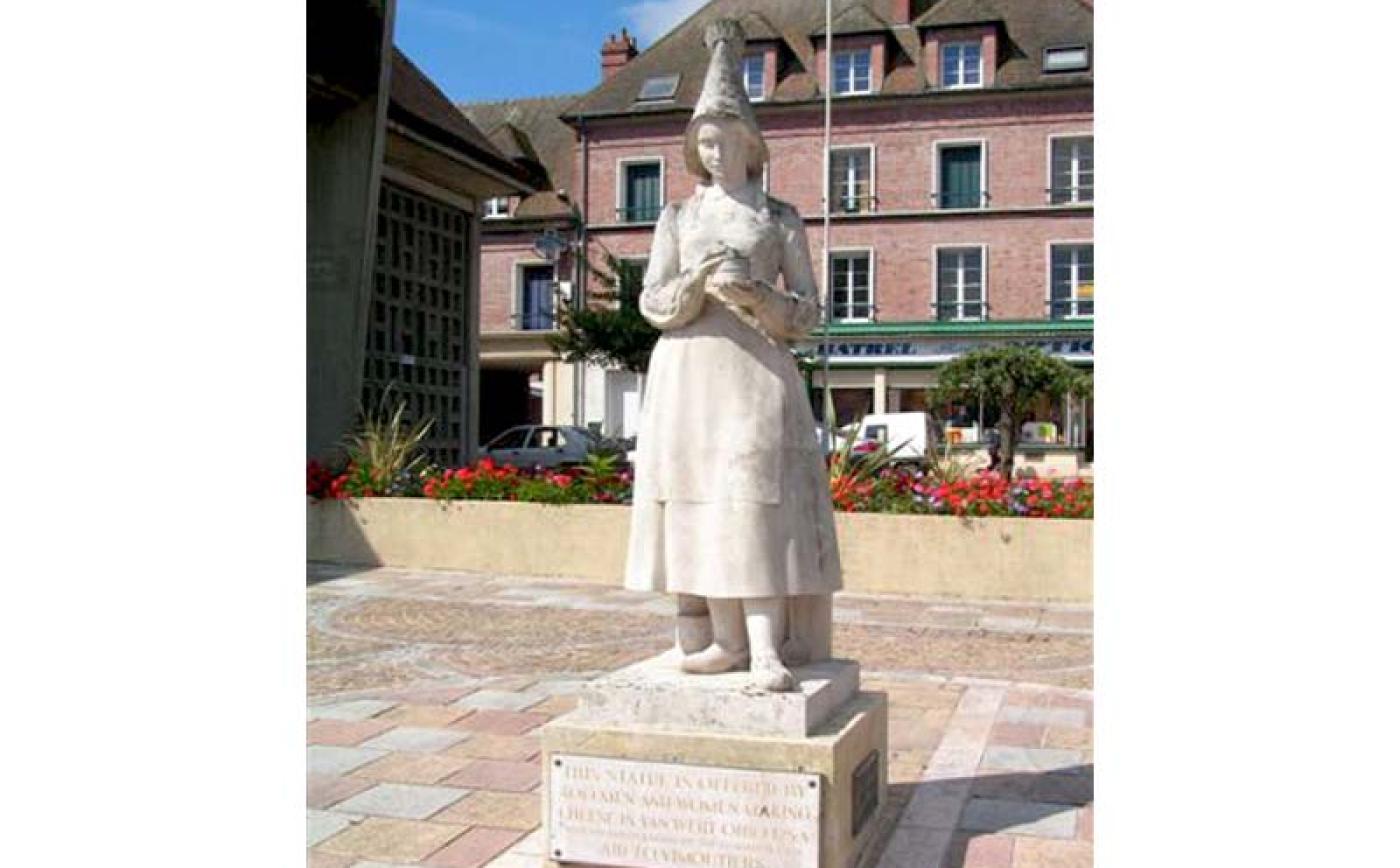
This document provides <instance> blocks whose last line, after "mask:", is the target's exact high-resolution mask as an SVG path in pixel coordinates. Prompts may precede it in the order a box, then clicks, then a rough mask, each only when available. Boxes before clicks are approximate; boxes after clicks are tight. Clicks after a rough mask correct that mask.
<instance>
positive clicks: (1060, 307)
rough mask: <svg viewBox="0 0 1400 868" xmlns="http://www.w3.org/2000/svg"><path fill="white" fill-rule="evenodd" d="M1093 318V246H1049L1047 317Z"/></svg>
mask: <svg viewBox="0 0 1400 868" xmlns="http://www.w3.org/2000/svg"><path fill="white" fill-rule="evenodd" d="M1093 315H1094V245H1093V244H1082V243H1081V244H1052V245H1050V318H1051V319H1076V318H1079V317H1089V316H1093Z"/></svg>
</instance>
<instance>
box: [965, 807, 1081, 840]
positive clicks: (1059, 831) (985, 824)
mask: <svg viewBox="0 0 1400 868" xmlns="http://www.w3.org/2000/svg"><path fill="white" fill-rule="evenodd" d="M958 827H959V828H961V829H966V830H968V831H972V832H1008V833H1010V834H1013V835H1036V836H1039V837H1042V838H1073V837H1074V827H1075V821H1074V811H1073V810H1067V809H1066V806H1065V805H1057V804H1051V803H1046V802H1019V801H1007V800H1005V799H978V798H973V799H970V800H968V802H967V805H966V806H965V807H964V808H963V811H962V816H961V817H960V818H959V819H958Z"/></svg>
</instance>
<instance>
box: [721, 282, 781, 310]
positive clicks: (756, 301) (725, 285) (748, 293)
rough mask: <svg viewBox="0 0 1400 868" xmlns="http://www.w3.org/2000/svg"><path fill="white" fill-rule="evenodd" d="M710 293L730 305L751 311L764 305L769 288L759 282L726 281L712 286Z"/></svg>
mask: <svg viewBox="0 0 1400 868" xmlns="http://www.w3.org/2000/svg"><path fill="white" fill-rule="evenodd" d="M710 291H711V292H712V293H714V294H715V295H717V296H719V297H720V298H721V299H723V300H724V301H725V302H727V303H729V304H732V305H736V306H738V307H742V308H744V309H745V310H751V309H753V308H756V307H758V306H759V305H761V304H762V303H763V299H764V296H765V295H766V294H767V293H768V287H767V285H766V284H764V283H763V282H762V281H757V280H724V281H721V282H716V283H714V284H712V285H711V287H710Z"/></svg>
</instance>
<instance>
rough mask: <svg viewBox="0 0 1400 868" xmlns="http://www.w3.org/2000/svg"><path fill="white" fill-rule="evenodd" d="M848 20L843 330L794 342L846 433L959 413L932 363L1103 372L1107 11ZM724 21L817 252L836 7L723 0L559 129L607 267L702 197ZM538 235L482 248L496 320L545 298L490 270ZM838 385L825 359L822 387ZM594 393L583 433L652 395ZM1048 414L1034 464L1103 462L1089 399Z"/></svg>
mask: <svg viewBox="0 0 1400 868" xmlns="http://www.w3.org/2000/svg"><path fill="white" fill-rule="evenodd" d="M834 5H835V10H834V17H833V26H832V41H833V58H832V62H833V70H834V79H835V81H834V86H833V91H832V94H833V108H832V163H831V178H830V184H829V190H830V202H831V210H832V217H831V221H830V222H831V229H830V257H829V260H828V263H829V270H830V302H831V317H830V319H831V324H830V326H829V333H828V334H827V335H826V337H825V339H823V337H822V336H821V335H818V336H816V337H814V339H813V340H811V341H808V342H807V343H806V344H805V345H803V346H802V347H800V348H799V349H800V351H802V352H803V353H805V354H807V355H810V356H812V357H813V358H814V359H816V360H817V361H820V360H821V356H822V354H823V353H825V354H827V355H828V356H829V358H830V378H831V385H832V388H833V396H834V399H835V404H836V408H837V413H838V417H839V419H840V421H842V422H845V421H848V420H850V419H852V418H855V417H857V416H859V415H860V414H862V413H865V412H882V411H896V410H909V409H928V410H930V411H931V412H933V413H934V415H935V416H946V415H948V414H949V413H951V412H952V411H953V408H947V407H926V399H925V390H926V389H927V387H928V386H929V385H930V384H931V383H932V382H933V378H934V372H935V370H936V368H937V366H938V365H939V364H941V363H942V362H945V361H947V360H948V359H950V358H952V357H954V356H956V355H958V354H960V353H962V352H965V351H967V350H968V349H970V348H973V347H978V346H984V345H987V344H994V343H1006V342H1018V343H1019V342H1029V343H1035V344H1037V345H1040V346H1042V347H1044V348H1045V349H1046V350H1047V351H1049V352H1051V353H1054V354H1057V355H1060V356H1062V357H1064V358H1066V359H1068V360H1070V361H1072V362H1074V363H1076V364H1079V365H1083V366H1085V367H1088V368H1092V364H1093V77H1092V41H1093V14H1092V8H1091V7H1090V6H1089V5H1088V4H1087V3H1085V2H1082V0H1037V2H1031V0H1019V2H1013V0H996V2H993V0H922V2H921V0H836V3H835V4H834ZM722 16H726V17H736V18H739V19H740V21H741V22H742V23H743V25H744V29H745V32H746V34H747V35H748V47H747V49H746V57H745V62H744V69H745V79H746V83H747V84H748V87H749V92H750V97H751V99H752V100H753V102H754V107H755V111H756V114H757V116H758V121H759V124H760V126H761V127H762V129H763V132H764V136H765V139H766V140H767V143H768V148H769V151H770V154H771V160H770V163H769V166H768V171H767V173H766V179H765V181H766V184H767V188H768V191H769V192H770V193H771V194H772V195H773V196H775V197H777V198H779V199H782V200H785V201H787V202H790V203H791V204H793V205H794V206H796V208H797V209H798V211H799V213H801V214H802V215H803V218H804V220H805V221H806V224H807V227H808V235H809V243H810V247H811V249H812V251H813V255H814V256H815V257H817V258H818V259H820V257H821V251H822V250H823V226H822V224H823V220H822V216H823V215H822V207H823V189H822V187H823V184H822V164H823V160H822V150H823V88H824V86H825V67H826V58H825V18H824V12H823V4H821V3H819V2H807V0H713V2H711V3H709V4H707V5H706V6H704V7H703V8H702V9H701V10H700V11H698V12H697V13H696V14H695V15H693V16H691V17H690V18H689V19H687V20H686V21H684V22H682V23H681V24H680V25H678V26H677V27H676V28H675V29H674V30H672V31H671V32H670V33H668V34H667V35H666V36H664V37H662V38H661V39H659V40H658V41H657V42H656V43H655V44H654V45H652V46H651V47H649V48H648V49H647V50H646V51H644V52H641V53H640V54H638V53H637V52H636V49H635V44H634V43H633V42H632V41H631V40H629V39H628V38H627V37H626V35H625V33H624V35H623V37H621V38H617V37H610V38H609V40H608V41H607V42H606V43H605V44H604V46H603V51H602V75H603V81H602V83H601V84H599V85H598V86H597V87H596V88H594V89H593V90H592V91H589V92H588V93H586V94H583V95H582V96H581V97H579V98H578V99H577V100H574V101H571V102H570V103H569V104H568V106H567V108H566V109H565V110H562V111H561V112H560V114H559V115H558V116H556V117H554V118H550V119H548V121H547V123H549V124H559V125H567V126H568V127H570V128H572V132H573V134H574V146H573V148H572V152H571V156H572V160H571V162H570V164H569V165H568V166H567V167H564V166H563V164H562V162H561V163H559V167H560V171H561V173H562V174H563V175H566V176H567V181H566V182H565V183H563V184H561V185H559V186H561V187H562V188H563V189H565V190H566V191H567V193H568V196H569V197H570V198H569V205H570V206H571V207H575V208H577V211H578V213H579V214H581V215H583V217H584V221H583V223H582V224H581V225H576V226H575V227H574V228H573V230H572V233H573V235H574V236H575V237H584V238H586V244H587V246H588V249H589V251H590V255H591V256H592V257H593V258H594V259H595V260H596V258H597V255H598V252H599V251H600V250H601V249H603V248H606V249H608V250H610V251H612V252H613V253H615V254H618V255H620V256H623V257H634V258H636V259H638V260H644V259H645V257H646V256H647V253H648V251H649V248H650V245H651V234H652V227H653V225H654V221H655V219H656V215H657V214H658V212H659V209H660V206H661V205H662V204H664V203H665V202H667V201H671V200H674V199H678V198H682V197H685V196H688V195H689V194H690V193H691V192H692V191H693V189H694V185H695V182H694V179H692V178H691V177H690V176H689V175H688V174H687V173H686V171H685V166H684V162H683V160H682V157H681V140H682V136H683V132H684V129H685V126H686V123H687V122H688V120H689V118H690V114H691V110H692V107H693V105H694V100H695V98H696V97H697V96H698V94H699V91H700V87H701V84H702V81H703V77H704V69H705V64H706V61H707V55H706V52H705V50H704V48H703V46H702V44H701V34H702V32H703V30H704V27H705V25H706V24H707V23H708V22H709V21H711V20H713V19H714V18H716V17H722ZM469 114H471V113H470V112H469ZM541 123H545V122H544V121H541ZM493 142H497V144H498V146H499V142H498V141H497V139H495V138H493ZM559 153H562V148H561V150H560V152H559ZM525 201H526V202H528V201H529V200H528V199H527V200H525ZM522 204H523V203H522ZM561 213H562V212H561ZM517 214H519V210H518V211H517ZM513 222H520V221H519V220H516V221H513ZM561 230H562V231H565V232H566V234H567V233H568V232H569V230H568V229H567V228H565V227H564V226H563V224H561ZM523 241H524V238H523V236H522V237H517V239H516V242H515V243H516V245H517V247H516V248H515V251H514V252H512V251H511V250H508V249H506V245H504V244H503V243H502V244H500V245H497V243H496V242H494V241H490V240H488V241H487V242H484V244H483V263H484V264H483V269H484V272H483V294H484V295H489V296H492V297H496V298H497V299H498V300H497V302H496V304H498V305H501V306H503V305H502V304H501V302H500V301H499V297H500V296H502V295H503V296H504V297H505V298H506V299H514V301H512V302H511V304H512V305H513V308H512V309H513V310H519V309H520V305H521V301H520V299H521V298H522V297H523V296H522V293H523V292H526V290H525V289H523V287H525V286H527V285H528V281H525V282H523V283H522V281H521V279H520V278H519V275H520V274H521V273H522V269H521V267H515V266H506V265H504V264H497V265H491V266H488V265H486V264H485V263H486V262H487V261H489V260H493V258H494V257H496V256H497V255H498V254H499V255H500V256H501V257H502V258H503V260H509V259H510V257H511V256H512V255H516V254H518V251H519V244H521V243H523ZM517 261H519V260H517ZM816 265H817V267H818V269H820V267H821V263H820V261H818V262H817V263H816ZM571 267H572V265H571V263H570V262H568V261H567V259H566V261H565V263H564V264H563V265H562V268H561V270H560V271H559V272H557V274H558V275H560V276H567V279H568V280H570V281H577V280H578V278H579V274H578V273H577V272H575V271H571V270H569V269H570V268H571ZM507 272H513V275H514V276H513V278H512V282H511V283H510V284H507V283H506V280H505V276H504V275H505V274H506V273H507ZM493 274H494V275H495V276H494V277H493ZM540 274H541V275H542V274H543V272H540ZM533 324H534V325H540V324H541V321H539V320H538V319H537V320H536V321H535V322H534V323H533ZM486 331H487V327H486V325H483V333H485V332H486ZM823 377H824V373H823V371H822V369H821V367H820V365H819V366H818V367H817V370H816V372H815V373H814V374H813V385H814V388H819V387H820V386H821V385H822V384H823ZM562 379H563V378H562V377H556V381H562ZM583 386H584V388H583V391H584V398H583V401H582V407H583V410H584V413H583V421H585V422H595V421H596V422H600V423H602V424H604V426H605V427H607V428H609V429H613V430H615V429H617V428H620V427H621V428H625V427H626V424H625V422H626V419H625V417H626V412H625V408H626V406H627V405H628V404H629V402H631V401H635V398H634V397H633V398H628V397H627V395H626V390H627V389H628V388H635V384H628V383H625V382H621V381H618V382H616V383H614V384H612V385H609V384H607V383H605V382H603V376H602V375H601V372H590V373H589V374H588V376H587V377H586V378H585V382H584V384H583ZM600 386H601V392H602V393H603V394H601V395H599V394H597V393H598V392H599V391H600V388H599V387H600ZM614 386H615V388H614ZM590 387H593V388H592V391H593V392H594V395H593V396H592V397H591V398H590V396H589V391H590ZM617 391H622V392H623V393H624V394H623V400H622V401H621V402H619V401H617V400H613V398H615V397H616V396H615V395H614V394H613V393H614V392H617ZM619 404H621V405H622V406H623V407H624V412H623V413H622V415H621V417H620V418H619V417H618V416H617V414H615V413H613V412H612V411H613V410H614V409H615V408H616V407H617V406H618V405H619ZM966 410H970V411H971V413H972V414H973V415H976V414H977V412H979V411H978V410H977V409H976V408H966ZM1037 415H1038V416H1039V417H1040V418H1041V419H1043V420H1044V421H1046V422H1052V423H1054V425H1055V433H1054V435H1053V437H1052V438H1050V439H1051V440H1052V441H1053V442H1050V443H1046V444H1041V445H1039V446H1036V445H1033V446H1031V447H1030V449H1031V451H1033V452H1035V451H1037V450H1039V451H1040V452H1041V453H1045V454H1048V453H1053V452H1062V453H1066V454H1068V455H1071V456H1077V457H1080V458H1082V457H1083V451H1084V449H1085V447H1086V446H1087V447H1089V448H1092V442H1091V438H1092V405H1091V404H1086V403H1083V402H1076V401H1065V402H1063V403H1062V404H1060V405H1058V406H1051V405H1050V402H1047V404H1046V406H1044V407H1043V408H1041V410H1040V412H1038V414H1037ZM547 418H548V417H547ZM554 418H557V419H563V418H564V414H560V415H556V416H555V417H554ZM984 422H985V424H991V423H994V422H995V420H994V419H985V420H984ZM1038 457H1039V456H1038V455H1037V456H1032V459H1033V460H1035V459H1036V458H1038Z"/></svg>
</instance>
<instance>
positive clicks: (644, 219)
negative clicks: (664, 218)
mask: <svg viewBox="0 0 1400 868" xmlns="http://www.w3.org/2000/svg"><path fill="white" fill-rule="evenodd" d="M660 217H661V206H660V205H625V206H623V207H621V208H618V209H617V219H618V221H619V222H622V223H655V222H656V221H657V220H658V219H659V218H660Z"/></svg>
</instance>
